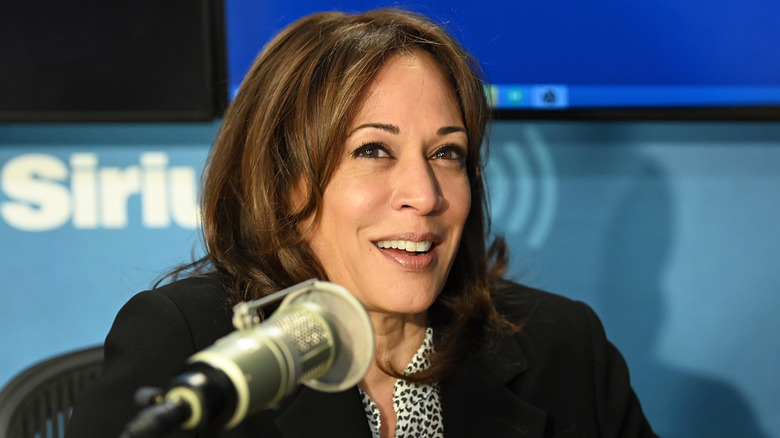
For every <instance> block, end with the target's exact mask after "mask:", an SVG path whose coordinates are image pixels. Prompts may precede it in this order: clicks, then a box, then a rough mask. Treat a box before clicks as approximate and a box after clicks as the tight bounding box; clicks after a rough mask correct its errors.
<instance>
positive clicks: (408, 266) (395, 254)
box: [379, 242, 436, 271]
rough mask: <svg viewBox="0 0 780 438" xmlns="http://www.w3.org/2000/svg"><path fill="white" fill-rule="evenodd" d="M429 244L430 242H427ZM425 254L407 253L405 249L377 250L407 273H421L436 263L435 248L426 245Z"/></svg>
mask: <svg viewBox="0 0 780 438" xmlns="http://www.w3.org/2000/svg"><path fill="white" fill-rule="evenodd" d="M429 243H430V242H429ZM427 246H428V250H427V251H425V252H416V251H409V250H407V249H406V248H404V249H399V248H381V247H380V248H379V250H380V251H379V252H380V253H381V254H382V255H383V256H385V258H387V259H388V260H390V261H391V262H393V263H395V264H397V265H398V266H400V267H401V268H403V269H405V270H409V271H421V270H424V269H427V268H429V267H430V266H431V265H433V263H434V262H435V261H436V246H435V245H427Z"/></svg>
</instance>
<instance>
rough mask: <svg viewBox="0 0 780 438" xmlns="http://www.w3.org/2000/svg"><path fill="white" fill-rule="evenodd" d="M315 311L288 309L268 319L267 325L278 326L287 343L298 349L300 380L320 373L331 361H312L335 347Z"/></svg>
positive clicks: (328, 332)
mask: <svg viewBox="0 0 780 438" xmlns="http://www.w3.org/2000/svg"><path fill="white" fill-rule="evenodd" d="M314 313H315V312H313V311H311V310H308V309H301V308H298V309H289V310H285V311H284V312H281V313H280V314H278V317H272V318H269V319H268V322H267V325H269V326H275V327H278V328H279V329H280V330H281V333H284V336H285V338H286V340H287V342H286V344H287V345H289V346H290V347H291V348H294V349H295V350H297V351H296V352H294V354H296V355H297V356H299V357H300V358H301V362H300V363H301V368H302V370H301V371H302V374H301V376H299V379H300V380H306V379H310V378H313V377H317V376H320V375H322V373H323V372H324V370H325V368H326V367H329V366H330V363H331V361H328V360H326V361H322V360H312V359H316V356H319V354H321V353H326V354H328V355H330V354H333V351H332V348H334V346H335V342H334V340H333V335H332V333H331V332H330V330H328V329H327V326H326V324H325V322H324V321H322V320H321V319H320V318H317V317H316V315H315V314H314Z"/></svg>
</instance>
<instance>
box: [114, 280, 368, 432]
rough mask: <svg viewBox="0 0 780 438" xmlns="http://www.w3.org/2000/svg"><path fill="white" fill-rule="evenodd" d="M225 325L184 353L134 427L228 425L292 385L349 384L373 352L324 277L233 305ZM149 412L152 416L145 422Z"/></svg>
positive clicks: (364, 324) (360, 319) (346, 301)
mask: <svg viewBox="0 0 780 438" xmlns="http://www.w3.org/2000/svg"><path fill="white" fill-rule="evenodd" d="M282 297H283V298H284V299H283V301H282V303H281V304H280V306H279V309H278V310H277V311H276V312H274V313H273V314H272V315H271V317H269V318H268V319H267V320H265V321H263V322H260V320H259V317H258V316H257V312H256V311H257V309H258V308H259V307H262V306H263V305H266V304H268V303H269V302H273V301H278V300H279V299H281V298H282ZM233 324H234V325H235V326H236V328H237V330H236V331H234V332H232V333H230V334H229V335H227V336H225V337H223V338H221V339H219V340H218V341H217V342H216V343H214V344H213V345H212V346H210V347H208V348H206V349H205V350H202V351H200V352H198V353H196V354H195V355H193V356H192V357H190V359H189V360H188V361H187V364H188V365H187V368H186V369H185V373H183V374H182V375H180V376H179V377H177V379H175V380H174V381H173V383H172V384H171V385H170V389H169V390H168V391H167V393H165V396H164V401H163V402H162V403H160V404H159V406H152V407H150V408H147V411H149V412H150V413H149V414H148V415H146V417H147V418H145V419H140V417H144V411H142V413H141V414H140V415H139V417H137V418H139V421H136V422H135V424H137V425H138V427H137V429H139V430H140V429H143V428H146V429H149V430H151V428H152V426H143V423H144V422H146V423H150V424H151V423H155V425H154V427H156V428H165V429H166V430H170V429H171V425H174V424H175V426H178V427H179V428H181V429H185V430H189V429H195V428H199V427H202V426H204V425H206V424H215V423H218V424H224V427H225V428H226V429H230V428H233V427H235V426H236V425H238V424H239V423H240V422H241V421H242V420H243V419H244V418H245V417H246V416H247V415H249V414H252V413H254V412H257V411H259V410H260V409H262V408H265V407H269V406H272V405H274V404H275V403H277V402H279V401H280V400H281V399H282V398H283V397H284V396H285V395H287V394H289V393H290V392H292V391H293V389H295V388H296V387H297V386H298V385H299V384H304V385H306V386H309V387H311V388H313V389H315V390H319V391H325V392H337V391H343V390H345V389H347V388H350V387H352V386H354V385H356V384H357V383H358V382H359V381H360V380H361V379H362V378H363V376H364V375H365V373H366V372H367V371H368V368H369V366H370V365H371V362H372V360H373V357H374V331H373V326H372V324H371V320H370V319H369V317H368V314H367V313H366V311H365V309H364V308H363V306H362V304H360V302H359V301H358V300H357V299H356V298H355V297H354V296H353V295H352V294H351V293H349V292H348V291H347V290H346V289H344V288H343V287H341V286H339V285H336V284H334V283H330V282H324V281H319V280H316V279H312V280H308V281H305V282H303V283H300V284H297V285H295V286H292V287H290V288H287V289H285V290H283V291H280V292H277V293H275V294H273V295H272V296H269V297H266V298H263V299H261V300H257V301H253V302H248V303H241V304H239V305H237V306H236V307H235V308H234V317H233ZM155 412H157V413H155ZM162 412H165V413H162ZM153 416H156V417H157V419H156V420H154V421H151V420H150V418H151V417H153ZM166 416H167V417H166ZM141 420H143V421H141ZM158 423H164V424H163V426H160V425H159V424H158ZM132 424H133V423H131V425H132ZM131 429H132V427H130V426H128V428H127V429H126V432H127V431H129V430H131ZM161 430H162V429H161ZM157 433H160V432H158V431H155V434H157ZM125 436H128V437H130V436H133V437H136V436H153V435H149V433H148V432H142V433H141V432H132V433H126V435H125Z"/></svg>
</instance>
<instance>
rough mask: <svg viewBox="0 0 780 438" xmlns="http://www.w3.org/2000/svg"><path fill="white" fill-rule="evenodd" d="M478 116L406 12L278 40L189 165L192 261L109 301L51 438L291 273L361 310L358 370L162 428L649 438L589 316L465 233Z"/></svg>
mask: <svg viewBox="0 0 780 438" xmlns="http://www.w3.org/2000/svg"><path fill="white" fill-rule="evenodd" d="M488 114H489V110H488V105H487V99H486V96H485V94H484V87H483V82H482V81H481V79H480V74H479V71H478V69H477V67H476V63H475V62H473V61H472V60H471V58H470V56H469V55H468V54H467V53H466V52H465V51H464V50H463V49H462V48H461V47H460V45H458V43H457V42H456V41H454V40H453V39H452V38H451V37H450V36H449V35H448V34H447V33H446V32H445V31H444V29H443V28H442V27H440V26H438V25H436V24H434V23H432V22H431V21H429V20H428V19H426V18H424V17H421V16H419V15H415V14H412V13H409V12H405V11H402V10H397V9H386V10H378V11H369V12H366V13H363V14H356V15H349V14H343V13H335V12H331V13H321V14H314V15H311V16H308V17H305V18H303V19H301V20H299V21H297V22H295V23H293V24H291V25H290V26H289V27H287V28H286V29H285V30H283V31H282V32H281V33H280V34H279V35H278V36H277V37H275V38H274V39H273V40H272V41H271V42H270V43H269V44H268V45H267V46H266V47H265V48H264V49H263V51H262V52H261V53H260V55H259V56H258V58H257V60H256V61H255V63H254V65H253V67H252V68H251V70H250V72H249V73H248V75H247V77H246V79H245V80H244V83H243V84H242V87H241V89H240V90H239V92H238V94H237V96H236V99H235V100H234V102H233V104H232V106H231V107H230V108H229V109H228V111H227V113H226V115H225V118H224V122H223V125H222V128H221V130H220V133H219V136H218V138H217V141H216V143H215V145H214V147H213V149H212V151H211V154H210V157H209V161H208V165H207V168H206V172H205V178H204V182H203V184H204V185H203V201H202V202H203V206H202V207H203V226H204V229H203V234H204V237H205V243H206V245H207V249H208V256H207V257H206V258H204V259H203V260H199V261H197V262H195V263H194V264H192V265H188V266H185V267H183V268H181V269H180V270H177V271H176V272H174V274H173V275H172V276H171V277H172V279H173V280H174V281H172V282H171V283H169V284H166V285H164V286H161V287H159V288H157V289H156V290H153V291H147V292H143V293H140V294H138V295H137V296H136V297H134V298H133V299H131V300H130V302H129V303H128V304H127V305H126V306H125V307H124V308H123V309H122V311H120V313H119V315H118V316H117V318H116V321H115V323H114V326H113V327H112V329H111V332H110V333H109V335H108V337H107V338H106V365H105V369H104V372H103V375H102V377H101V379H99V380H98V381H97V382H96V383H95V384H93V385H92V386H90V387H89V388H88V389H87V390H85V391H84V393H83V394H82V396H81V397H80V399H79V403H78V404H77V407H76V409H75V411H74V416H73V422H72V425H71V427H70V430H69V434H70V435H69V436H74V437H75V436H79V437H84V436H87V437H89V436H95V437H98V436H100V437H102V436H116V435H118V434H119V432H120V431H121V430H122V428H123V427H124V425H125V424H126V423H127V422H128V420H130V418H131V417H132V416H133V415H134V413H135V412H136V411H137V410H138V409H137V408H136V407H134V406H133V402H132V399H133V398H132V394H133V392H134V391H135V390H136V389H137V388H139V387H142V386H157V387H161V386H164V385H165V384H166V383H167V382H168V381H169V380H170V379H171V378H172V377H173V376H176V375H177V374H176V373H177V372H178V371H179V369H180V367H181V365H182V364H183V363H184V362H185V361H186V359H187V358H188V357H190V356H191V355H193V354H194V353H196V352H197V351H199V350H201V349H203V348H205V347H207V346H208V345H210V344H212V343H213V342H214V341H215V340H217V339H218V338H220V337H222V336H224V335H226V334H227V333H229V332H230V330H231V329H230V312H229V308H230V305H231V304H236V303H239V302H241V301H245V300H252V299H258V298H261V297H265V296H267V295H268V294H271V293H273V292H276V291H278V290H281V289H284V288H287V287H289V286H292V285H295V284H297V283H300V282H302V281H304V280H307V279H309V278H312V277H319V278H320V279H323V280H329V281H331V282H334V283H337V284H339V285H342V286H344V287H346V289H347V290H349V291H350V292H351V294H352V295H354V297H356V298H357V300H358V301H359V302H360V303H361V304H362V305H363V306H364V307H365V309H366V310H367V311H368V314H369V316H370V319H371V322H372V324H373V329H374V332H375V334H376V354H375V357H376V360H375V362H374V363H372V365H371V366H370V368H369V370H368V372H367V374H365V376H364V377H363V379H362V381H360V383H359V384H358V385H356V386H355V387H354V388H350V389H349V390H346V391H343V392H339V393H327V394H325V393H319V392H316V391H315V390H313V389H311V388H303V389H301V390H299V391H296V392H293V394H291V395H290V396H288V397H287V398H285V399H284V400H283V401H282V402H281V403H279V405H278V406H276V407H275V409H268V410H261V411H260V412H256V413H254V414H253V415H250V416H248V417H247V418H246V419H245V421H243V422H242V423H241V424H240V425H238V426H236V427H235V428H234V429H231V430H229V431H226V432H224V431H221V430H220V429H219V427H218V426H220V424H219V423H218V422H216V420H215V423H214V424H210V425H209V427H207V428H206V429H204V430H199V431H188V432H183V436H206V437H212V436H222V434H224V435H225V436H228V435H229V436H246V437H249V436H264V437H265V436H271V437H276V436H286V437H292V436H301V437H302V436H312V435H321V434H323V432H324V433H325V434H326V435H328V436H339V437H372V436H373V437H392V436H397V437H412V436H415V437H416V436H430V437H441V436H445V434H446V436H448V437H451V436H454V437H458V436H463V437H466V436H513V435H516V434H517V433H518V431H524V432H525V433H526V434H527V435H526V436H535V437H542V436H558V435H559V434H561V435H560V436H563V435H566V436H577V435H578V434H580V436H614V437H617V436H621V437H626V436H653V433H652V431H651V429H650V427H649V425H648V424H647V421H646V420H645V418H644V416H643V414H642V411H641V407H640V405H639V402H638V401H637V399H636V397H635V395H634V393H633V390H632V389H631V386H630V383H629V380H628V374H627V370H626V366H625V363H624V362H623V360H622V358H621V356H620V354H619V353H618V352H617V351H616V350H615V349H614V347H612V345H611V344H610V343H609V342H608V341H607V340H606V338H605V335H604V333H603V330H602V329H601V325H600V323H599V321H598V318H597V317H596V316H595V315H594V314H593V312H592V311H591V310H590V308H589V307H587V306H586V305H584V304H582V303H576V302H573V301H570V300H567V299H564V298H562V297H559V296H556V295H552V294H549V293H546V292H541V291H537V290H532V289H530V288H527V287H524V286H521V285H518V284H514V283H511V282H509V281H506V280H503V279H501V277H500V274H501V271H502V268H503V266H504V265H505V260H504V254H505V248H504V247H503V245H502V243H501V241H500V240H499V241H497V242H495V243H493V244H492V245H490V246H488V245H486V243H487V242H486V238H487V235H488V227H487V225H486V224H487V223H488V222H487V217H486V215H485V213H486V211H485V204H486V202H485V196H484V187H483V182H482V168H481V159H482V155H483V154H482V151H481V148H482V146H483V137H484V134H485V131H486V127H487V121H488ZM488 247H489V248H490V249H488ZM489 255H492V257H491V256H489ZM182 276H186V277H188V278H184V279H179V278H178V277H182ZM261 316H262V315H261ZM302 420H305V421H302Z"/></svg>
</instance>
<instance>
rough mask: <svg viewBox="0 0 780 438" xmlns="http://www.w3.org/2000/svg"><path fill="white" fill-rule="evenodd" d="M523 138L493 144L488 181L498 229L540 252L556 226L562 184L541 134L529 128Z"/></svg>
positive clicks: (493, 214)
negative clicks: (559, 191) (554, 221)
mask: <svg viewBox="0 0 780 438" xmlns="http://www.w3.org/2000/svg"><path fill="white" fill-rule="evenodd" d="M523 136H524V138H523V139H522V140H523V141H513V140H509V141H504V142H501V143H493V144H491V149H490V157H489V161H488V165H487V168H486V172H485V173H486V176H485V178H486V180H487V185H488V193H489V196H490V204H491V214H492V219H493V224H494V226H495V227H496V229H498V230H500V232H502V233H503V234H505V235H506V237H507V238H510V237H511V238H512V240H515V239H518V238H519V240H521V241H522V240H524V241H525V242H526V244H527V246H528V248H530V249H539V248H541V246H542V245H543V244H544V242H545V241H546V239H547V237H548V235H549V233H550V230H551V228H552V225H553V220H554V217H555V213H556V209H557V205H558V181H557V176H556V173H555V166H554V163H553V160H552V156H551V155H550V150H549V147H548V146H547V144H546V142H545V141H544V138H543V137H542V135H541V133H540V132H539V131H538V130H537V129H535V128H533V127H526V128H525V129H523Z"/></svg>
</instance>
